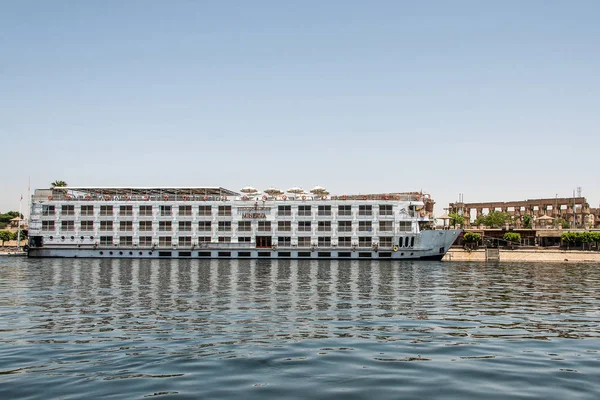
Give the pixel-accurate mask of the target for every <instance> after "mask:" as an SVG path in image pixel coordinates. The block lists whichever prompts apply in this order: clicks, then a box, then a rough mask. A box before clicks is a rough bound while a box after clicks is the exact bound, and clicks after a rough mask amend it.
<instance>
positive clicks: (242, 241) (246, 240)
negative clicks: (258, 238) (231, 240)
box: [238, 236, 252, 243]
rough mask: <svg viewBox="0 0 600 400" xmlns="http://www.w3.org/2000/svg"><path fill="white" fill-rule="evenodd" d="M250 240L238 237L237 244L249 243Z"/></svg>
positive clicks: (245, 237) (249, 238) (247, 237)
mask: <svg viewBox="0 0 600 400" xmlns="http://www.w3.org/2000/svg"><path fill="white" fill-rule="evenodd" d="M251 241H252V238H251V237H250V236H240V237H238V243H250V242H251Z"/></svg>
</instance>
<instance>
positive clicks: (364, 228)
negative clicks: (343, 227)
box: [358, 221, 373, 232]
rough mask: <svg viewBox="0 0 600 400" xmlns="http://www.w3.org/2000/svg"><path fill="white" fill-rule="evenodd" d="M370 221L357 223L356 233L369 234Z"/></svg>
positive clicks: (371, 227)
mask: <svg viewBox="0 0 600 400" xmlns="http://www.w3.org/2000/svg"><path fill="white" fill-rule="evenodd" d="M372 225H373V224H372V222H371V221H358V231H359V232H371V231H372V230H373V226H372Z"/></svg>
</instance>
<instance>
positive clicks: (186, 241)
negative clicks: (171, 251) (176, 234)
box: [178, 236, 192, 247]
mask: <svg viewBox="0 0 600 400" xmlns="http://www.w3.org/2000/svg"><path fill="white" fill-rule="evenodd" d="M178 244H179V246H181V247H191V246H192V238H191V237H190V236H181V237H180V238H179V241H178Z"/></svg>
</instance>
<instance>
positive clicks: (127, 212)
mask: <svg viewBox="0 0 600 400" xmlns="http://www.w3.org/2000/svg"><path fill="white" fill-rule="evenodd" d="M119 215H120V216H121V217H130V216H132V215H133V206H120V207H119Z"/></svg>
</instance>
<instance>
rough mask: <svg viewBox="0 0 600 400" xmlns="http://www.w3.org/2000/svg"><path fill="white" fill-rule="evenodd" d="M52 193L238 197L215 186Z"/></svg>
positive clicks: (84, 189)
mask: <svg viewBox="0 0 600 400" xmlns="http://www.w3.org/2000/svg"><path fill="white" fill-rule="evenodd" d="M53 190H54V191H62V192H66V193H70V194H82V195H90V196H99V195H106V196H134V195H139V196H178V195H179V196H192V195H198V196H238V195H239V193H237V192H234V191H232V190H229V189H225V188H222V187H217V186H199V187H89V186H88V187H74V186H67V187H55V188H54V189H53Z"/></svg>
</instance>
